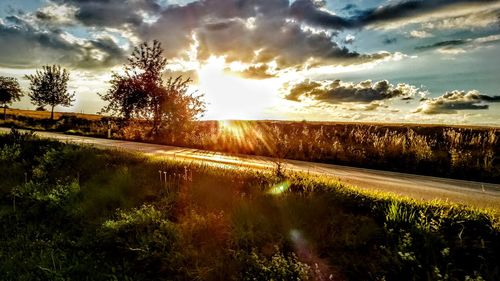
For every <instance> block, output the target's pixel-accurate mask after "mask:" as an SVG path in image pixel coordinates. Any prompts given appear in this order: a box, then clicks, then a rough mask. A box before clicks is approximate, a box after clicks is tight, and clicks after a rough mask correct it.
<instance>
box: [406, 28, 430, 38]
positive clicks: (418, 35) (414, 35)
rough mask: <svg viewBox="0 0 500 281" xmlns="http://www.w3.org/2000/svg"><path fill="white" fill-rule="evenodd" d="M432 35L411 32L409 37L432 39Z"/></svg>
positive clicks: (416, 31)
mask: <svg viewBox="0 0 500 281" xmlns="http://www.w3.org/2000/svg"><path fill="white" fill-rule="evenodd" d="M432 36H433V35H432V34H431V33H429V32H427V31H425V30H412V31H411V32H410V37H411V38H419V39H421V38H429V37H432Z"/></svg>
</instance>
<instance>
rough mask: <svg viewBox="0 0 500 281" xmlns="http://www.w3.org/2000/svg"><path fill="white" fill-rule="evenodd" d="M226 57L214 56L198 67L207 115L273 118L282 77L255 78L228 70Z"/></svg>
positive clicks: (215, 116)
mask: <svg viewBox="0 0 500 281" xmlns="http://www.w3.org/2000/svg"><path fill="white" fill-rule="evenodd" d="M227 66H228V65H227V64H226V62H225V60H224V58H223V57H211V58H210V59H208V61H207V62H206V63H204V64H203V65H201V66H200V67H199V69H198V77H199V88H200V89H202V92H203V93H204V95H205V100H206V102H207V112H206V114H205V118H206V119H212V120H222V119H239V120H255V119H266V118H269V116H270V112H271V108H273V107H274V106H276V105H278V104H279V102H280V99H279V97H278V95H277V93H278V92H279V89H280V87H281V85H282V83H281V81H280V80H279V79H265V80H252V79H245V78H242V77H238V76H236V75H233V74H230V73H228V71H227Z"/></svg>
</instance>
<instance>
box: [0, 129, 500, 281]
mask: <svg viewBox="0 0 500 281" xmlns="http://www.w3.org/2000/svg"><path fill="white" fill-rule="evenodd" d="M0 170H1V171H0V200H1V201H0V202H1V203H0V227H1V231H0V236H1V237H0V272H1V273H2V280H221V279H225V280H498V279H499V278H500V275H499V274H500V267H499V264H500V262H499V261H500V237H499V234H500V224H499V218H498V216H497V215H495V214H494V213H492V212H490V211H488V210H478V209H471V208H467V207H464V206H458V205H453V204H449V203H443V202H432V203H423V202H419V201H414V200H409V199H405V198H400V197H396V196H392V195H388V194H384V193H371V192H367V191H360V190H358V189H357V188H355V187H350V186H346V185H344V184H342V183H340V182H338V181H335V180H332V179H328V178H322V177H309V176H307V175H305V174H280V175H277V174H276V173H275V172H274V171H260V172H256V171H254V170H250V169H229V168H227V167H218V166H211V165H203V164H192V163H191V164H188V163H183V162H176V161H164V160H161V159H155V158H146V157H145V156H141V155H136V154H127V153H123V152H118V151H112V150H99V149H95V148H92V147H86V146H75V145H69V144H63V143H59V142H55V141H51V140H44V139H38V138H36V137H34V136H33V135H31V134H22V133H19V132H16V131H13V132H12V133H11V134H8V135H2V136H0Z"/></svg>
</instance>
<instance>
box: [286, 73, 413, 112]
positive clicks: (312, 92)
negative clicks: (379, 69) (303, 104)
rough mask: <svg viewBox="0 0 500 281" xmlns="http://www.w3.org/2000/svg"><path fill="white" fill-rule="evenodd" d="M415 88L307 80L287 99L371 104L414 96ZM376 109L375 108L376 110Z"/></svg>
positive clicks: (385, 81)
mask: <svg viewBox="0 0 500 281" xmlns="http://www.w3.org/2000/svg"><path fill="white" fill-rule="evenodd" d="M417 90H418V89H416V88H415V87H413V86H410V85H407V84H398V85H396V86H395V85H392V84H390V83H389V82H388V81H387V80H382V81H378V82H376V83H372V81H370V80H367V81H363V82H360V83H357V84H354V83H344V82H341V81H340V80H335V81H330V82H317V81H309V80H305V81H303V82H301V83H298V84H295V85H292V87H291V88H290V89H289V92H288V94H287V95H286V96H285V98H286V99H288V100H292V101H300V99H301V97H308V98H312V99H313V100H316V101H322V102H327V103H334V104H335V103H344V102H354V103H371V102H373V101H382V100H388V99H392V98H396V97H406V96H412V95H414V94H415V93H416V92H417ZM374 109H375V108H374Z"/></svg>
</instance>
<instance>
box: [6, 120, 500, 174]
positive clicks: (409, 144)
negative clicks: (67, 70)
mask: <svg viewBox="0 0 500 281" xmlns="http://www.w3.org/2000/svg"><path fill="white" fill-rule="evenodd" d="M39 115H41V116H44V115H43V112H42V113H38V112H37V113H36V116H35V115H33V113H30V114H25V113H22V114H15V113H14V114H8V115H7V117H8V118H7V120H6V121H1V120H0V126H7V127H17V128H30V129H38V130H53V131H59V132H68V131H69V133H73V134H83V135H89V136H96V137H106V136H107V129H108V124H111V129H112V132H113V134H112V137H113V138H116V139H125V140H134V141H143V142H154V143H160V144H167V145H175V146H183V147H192V148H199V149H207V150H214V151H223V152H229V153H241V154H252V155H263V156H272V157H276V158H277V159H278V160H277V164H278V165H279V164H280V163H282V162H281V161H279V160H280V159H283V158H288V159H297V160H304V161H314V162H323V163H331V164H341V165H348V166H358V167H365V168H373V169H381V170H391V171H397V172H407V173H416V174H424V175H433V176H439V177H452V178H461V179H466V180H477V181H486V182H499V181H500V158H499V157H498V155H500V141H499V139H500V131H498V130H497V129H495V128H480V127H476V128H474V127H449V126H431V125H409V124H406V125H404V126H403V125H391V124H355V123H352V124H349V123H344V124H342V123H340V124H336V123H319V122H316V123H315V122H273V121H221V122H217V121H197V122H192V123H191V125H190V126H189V127H185V128H184V129H182V130H181V129H179V130H177V131H165V132H164V133H163V134H161V135H159V136H157V137H151V136H150V135H149V134H147V131H148V128H150V127H149V126H150V124H148V123H147V122H145V121H141V120H131V121H123V120H120V119H115V118H109V117H99V116H96V115H89V116H88V117H87V116H85V115H76V114H64V115H60V119H59V120H58V121H57V122H55V123H53V122H47V121H46V120H43V119H41V118H39V117H38V116H39Z"/></svg>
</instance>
